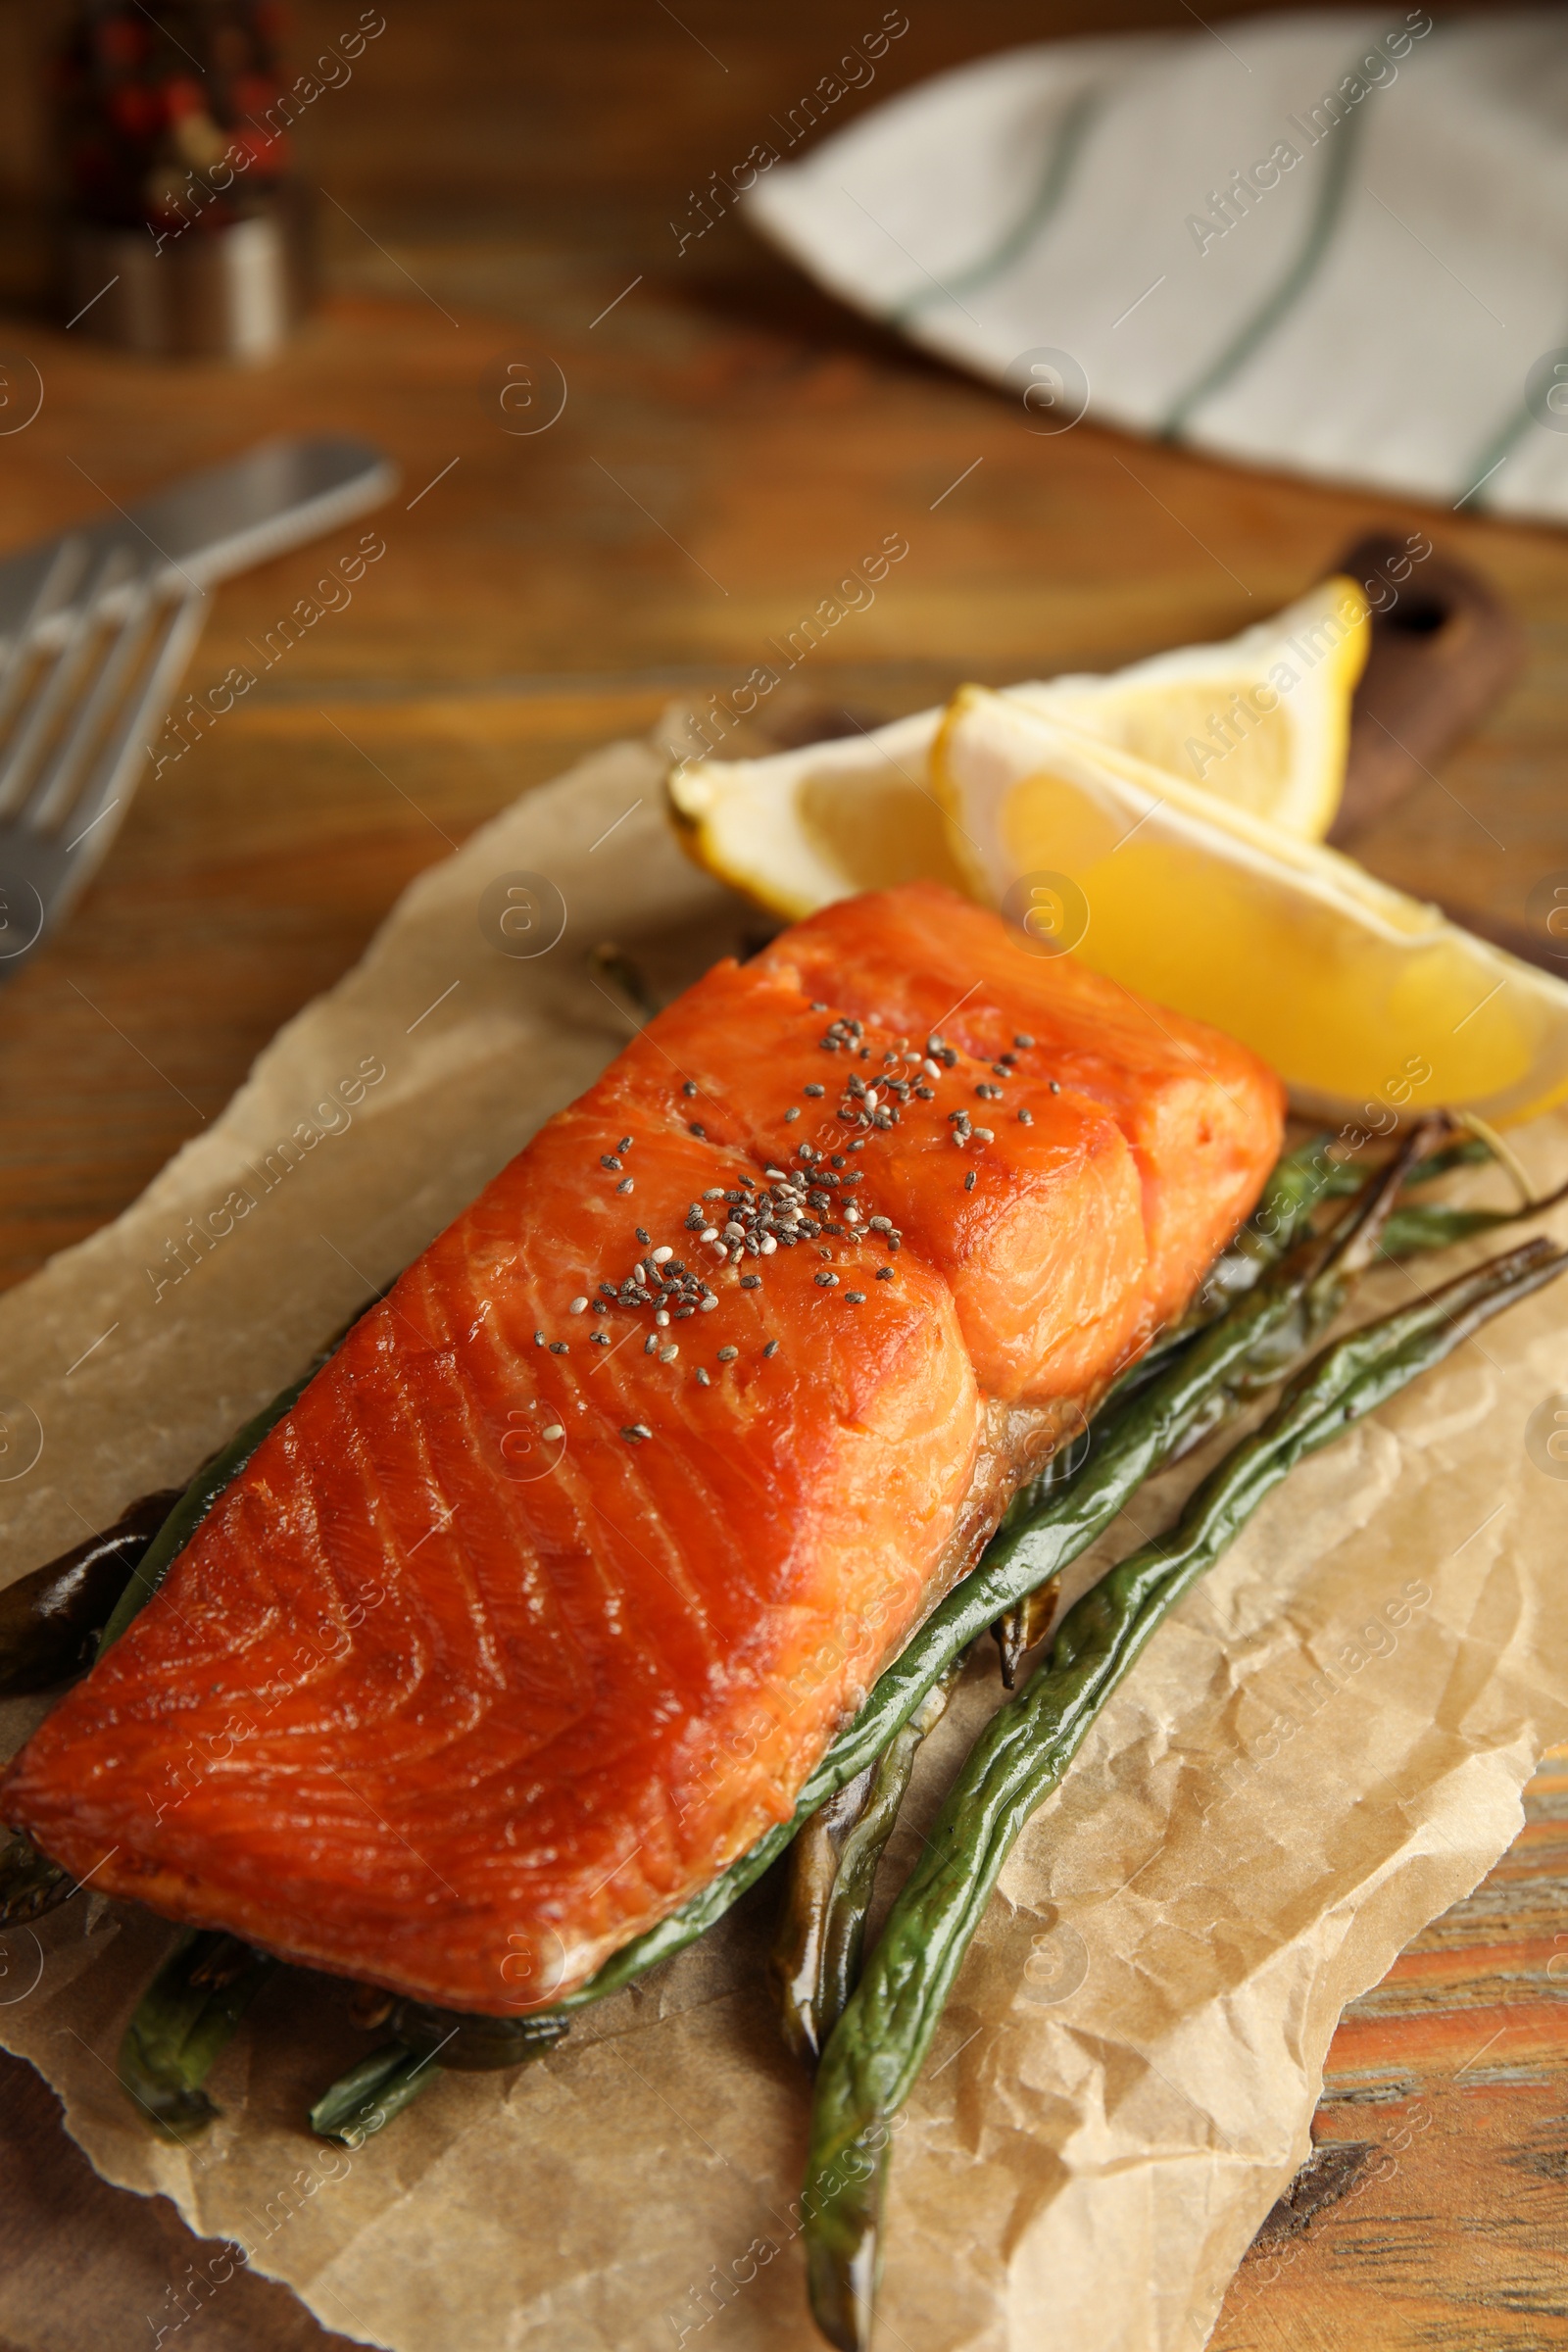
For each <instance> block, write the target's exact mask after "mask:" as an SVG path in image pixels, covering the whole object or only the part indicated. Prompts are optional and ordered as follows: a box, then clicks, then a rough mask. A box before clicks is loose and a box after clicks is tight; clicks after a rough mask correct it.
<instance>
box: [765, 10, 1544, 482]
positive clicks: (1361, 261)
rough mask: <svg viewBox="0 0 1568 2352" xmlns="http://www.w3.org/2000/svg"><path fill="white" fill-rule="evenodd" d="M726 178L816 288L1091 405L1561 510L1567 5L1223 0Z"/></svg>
mask: <svg viewBox="0 0 1568 2352" xmlns="http://www.w3.org/2000/svg"><path fill="white" fill-rule="evenodd" d="M744 203H745V206H746V209H747V212H748V214H749V217H750V219H751V221H753V223H754V224H755V225H756V226H758V227H760V228H761V229H763V230H765V231H766V233H767V234H768V235H769V236H770V237H772V238H773V239H774V240H775V241H776V242H777V243H778V244H779V245H781V246H782V247H784V248H785V249H786V250H787V251H788V252H789V253H790V254H792V255H793V256H794V257H795V258H796V259H797V260H798V261H800V262H801V263H803V264H804V265H805V267H806V268H807V269H808V270H810V271H811V272H812V273H813V274H814V275H815V276H816V277H817V278H819V279H820V280H821V281H822V282H823V283H824V284H825V285H827V286H829V287H830V288H831V289H832V290H833V291H834V292H835V293H837V294H839V295H840V296H842V297H843V298H844V299H846V300H847V301H849V302H851V303H854V304H856V305H857V306H858V307H859V308H860V309H862V310H864V311H868V312H870V313H871V314H872V315H873V316H874V317H876V318H879V319H884V320H885V321H887V322H888V323H889V324H891V325H894V326H896V327H898V328H899V329H900V330H901V331H902V332H903V333H904V334H906V335H907V336H908V337H909V338H910V339H911V340H912V341H914V342H918V343H921V344H924V345H925V346H926V347H927V348H928V349H930V350H932V351H935V352H938V353H940V354H942V355H943V356H944V357H945V358H947V359H950V360H954V361H956V362H957V363H959V364H960V365H961V366H963V367H966V368H972V369H973V370H974V371H975V372H976V373H977V374H980V375H983V376H986V377H989V378H991V379H992V380H994V381H997V382H1000V383H1004V384H1005V385H1007V386H1009V387H1010V389H1011V390H1012V392H1013V393H1014V395H1015V396H1016V397H1020V398H1021V399H1022V400H1023V404H1024V408H1025V411H1026V421H1028V422H1029V423H1030V424H1031V425H1032V426H1033V428H1034V429H1036V430H1039V431H1049V430H1053V429H1061V428H1062V427H1063V426H1064V425H1066V424H1068V423H1070V422H1072V421H1075V420H1076V417H1077V416H1078V415H1079V414H1081V413H1083V411H1084V409H1085V407H1086V406H1087V410H1088V413H1089V414H1090V415H1092V416H1093V417H1096V418H1097V419H1098V420H1100V421H1102V422H1104V423H1109V424H1115V425H1121V426H1124V427H1129V428H1131V429H1132V430H1134V431H1137V432H1142V433H1148V434H1152V435H1158V436H1165V437H1168V438H1170V439H1174V440H1179V441H1185V442H1190V443H1193V444H1194V445H1196V446H1198V447H1200V448H1202V449H1205V450H1209V451H1212V452H1213V453H1215V454H1216V455H1218V456H1221V457H1226V458H1231V459H1235V460H1239V461H1242V462H1244V463H1247V464H1251V465H1258V466H1278V467H1284V468H1288V469H1290V470H1293V471H1298V472H1303V473H1309V474H1318V475H1324V476H1328V477H1332V478H1335V479H1338V480H1343V481H1357V482H1364V483H1370V484H1375V485H1377V486H1379V487H1381V488H1384V489H1387V490H1392V491H1397V492H1401V493H1404V494H1407V495H1414V496H1416V497H1420V498H1424V499H1430V500H1434V501H1438V502H1441V503H1443V504H1445V505H1448V506H1457V507H1464V508H1467V509H1477V508H1483V507H1485V508H1491V509H1493V510H1495V512H1498V513H1502V514H1510V515H1533V516H1539V517H1552V518H1558V519H1561V518H1564V517H1568V17H1565V15H1564V14H1562V13H1561V12H1559V11H1555V10H1554V11H1546V10H1533V11H1528V12H1518V13H1513V12H1510V13H1508V14H1505V15H1495V16H1481V17H1476V18H1471V19H1467V20H1461V21H1458V22H1452V23H1446V24H1442V25H1434V24H1433V21H1432V19H1431V18H1430V17H1429V16H1428V14H1427V12H1426V11H1425V10H1424V9H1420V8H1417V9H1413V10H1410V11H1409V12H1408V13H1406V12H1405V11H1403V10H1402V9H1398V8H1394V9H1391V10H1390V12H1389V13H1388V14H1387V15H1386V16H1373V15H1370V14H1368V15H1360V14H1346V15H1338V14H1329V13H1327V12H1323V11H1314V12H1312V13H1310V14H1300V15H1289V16H1274V17H1261V18H1249V19H1245V20H1242V21H1237V20H1236V19H1232V18H1228V19H1226V20H1224V21H1223V23H1222V25H1220V26H1218V27H1215V28H1205V29H1204V30H1201V31H1194V32H1192V33H1190V34H1189V33H1170V34H1165V33H1156V34H1137V35H1127V36H1123V37H1120V38H1109V39H1091V40H1072V41H1056V42H1052V43H1050V44H1047V45H1042V46H1040V47H1035V48H1027V49H1015V50H1011V51H1008V52H1006V53H1005V54H1004V55H1002V56H998V57H989V58H983V59H981V60H980V61H979V62H978V63H976V64H974V65H971V66H965V67H963V68H961V69H959V70H958V71H956V72H955V73H945V74H942V75H940V76H938V78H936V79H935V80H933V81H929V82H925V83H922V84H921V85H919V86H918V87H916V88H915V89H912V90H909V91H907V92H906V93H905V94H904V95H903V96H901V97H898V98H895V99H892V100H890V101H889V102H888V103H887V104H886V105H883V106H881V107H879V108H877V109H876V110H875V111H874V112H872V113H870V114H868V115H866V116H865V117H864V118H863V119H862V120H861V121H859V122H858V123H855V124H854V125H853V126H852V127H851V128H850V129H848V130H844V131H841V132H839V133H838V134H837V135H836V136H834V137H832V138H829V139H827V140H825V141H824V142H823V143H822V144H821V145H820V146H819V147H817V148H815V149H814V150H813V151H812V152H811V153H810V154H809V156H807V157H805V158H804V159H803V160H802V161H800V162H798V163H795V164H785V163H782V162H774V163H773V164H772V165H771V167H770V168H767V169H765V170H764V171H763V172H762V174H761V176H760V178H759V179H758V181H757V183H756V185H755V186H754V187H753V188H752V190H751V192H750V194H749V195H748V196H747V197H746V198H745V199H744Z"/></svg>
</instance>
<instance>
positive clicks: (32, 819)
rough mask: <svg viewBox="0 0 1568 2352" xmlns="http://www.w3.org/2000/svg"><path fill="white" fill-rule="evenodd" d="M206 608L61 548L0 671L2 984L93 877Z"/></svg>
mask: <svg viewBox="0 0 1568 2352" xmlns="http://www.w3.org/2000/svg"><path fill="white" fill-rule="evenodd" d="M209 601H210V600H209V598H208V596H207V593H206V591H205V590H204V589H201V588H191V589H188V590H187V591H186V592H185V593H184V594H183V595H182V596H177V597H176V596H170V595H168V594H166V593H160V591H159V589H158V587H157V585H156V583H155V582H154V581H152V580H150V579H149V578H147V576H146V575H145V573H143V574H141V576H137V571H136V567H135V565H134V563H133V559H132V558H131V556H130V555H129V553H128V551H127V550H125V549H124V548H123V547H114V548H111V549H109V550H108V552H107V553H101V554H95V551H94V550H93V549H92V547H91V544H90V542H88V541H87V540H86V539H85V538H84V537H82V536H80V535H77V536H74V537H72V538H68V539H65V540H63V541H62V542H61V543H60V547H59V549H58V551H57V553H56V555H55V557H54V560H53V562H52V563H51V564H50V565H49V568H48V570H47V571H46V572H45V574H44V577H43V580H42V583H41V585H40V587H39V589H38V592H37V595H36V597H35V598H34V600H33V605H32V610H31V611H30V613H28V614H27V615H26V618H25V622H24V624H23V626H22V627H21V628H20V629H19V630H18V631H17V633H16V635H15V636H14V637H13V639H12V641H11V646H10V650H9V652H8V653H7V654H6V657H5V659H4V662H3V663H0V977H5V976H9V975H10V974H11V973H13V972H14V971H15V970H16V969H17V966H18V964H19V963H20V962H21V960H22V958H23V957H25V956H26V955H27V954H28V953H29V951H30V950H32V949H33V948H35V947H36V946H37V944H38V942H39V940H40V939H41V938H42V936H43V931H44V926H45V924H46V923H48V924H54V923H57V922H59V921H60V920H61V918H62V917H63V916H64V915H65V913H66V912H67V910H68V908H69V907H71V905H72V903H73V900H74V899H75V898H76V897H77V895H78V893H79V892H80V891H81V890H82V889H83V887H84V886H85V884H86V883H87V882H88V881H89V880H90V879H91V876H92V874H93V873H94V871H95V870H96V868H97V867H98V866H99V865H100V864H101V862H102V860H103V858H104V856H105V853H106V852H107V850H108V848H109V845H110V843H111V842H112V841H113V839H114V837H115V834H116V832H117V830H118V829H119V822H120V818H121V817H122V816H123V813H124V810H125V808H126V806H127V804H128V802H129V799H130V793H131V787H132V786H133V784H134V782H135V780H136V773H137V770H138V769H139V767H140V765H141V762H142V760H143V757H144V743H145V738H146V735H147V731H148V728H149V726H150V725H151V723H152V720H153V717H154V715H155V713H157V712H158V711H160V710H161V709H163V708H164V707H165V706H166V705H167V703H168V700H169V697H170V695H171V694H172V690H173V688H174V686H175V685H176V684H177V682H178V680H179V678H180V676H181V674H182V672H183V670H184V667H185V664H186V662H188V661H189V660H190V657H191V654H192V653H193V651H194V650H195V645H196V640H197V638H198V637H199V636H200V635H201V632H202V628H203V624H204V623H205V621H206V618H207V609H208V605H209Z"/></svg>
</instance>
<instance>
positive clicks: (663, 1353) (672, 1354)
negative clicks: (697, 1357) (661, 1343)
mask: <svg viewBox="0 0 1568 2352" xmlns="http://www.w3.org/2000/svg"><path fill="white" fill-rule="evenodd" d="M679 1353H680V1349H679V1348H677V1347H676V1345H675V1343H674V1341H673V1340H671V1341H670V1343H669V1346H668V1347H667V1348H661V1349H660V1350H659V1360H660V1362H661V1363H662V1364H672V1363H673V1362H674V1361H675V1358H676V1356H677V1355H679Z"/></svg>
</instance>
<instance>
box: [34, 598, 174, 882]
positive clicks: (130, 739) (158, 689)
mask: <svg viewBox="0 0 1568 2352" xmlns="http://www.w3.org/2000/svg"><path fill="white" fill-rule="evenodd" d="M210 603H211V599H210V597H209V596H208V594H207V591H206V590H205V589H202V588H192V589H191V590H190V591H189V592H188V593H187V594H186V595H184V596H182V597H180V598H179V599H178V600H177V601H175V602H173V603H172V604H170V605H169V606H167V607H166V608H165V617H164V619H163V622H162V633H161V635H160V636H155V638H154V641H153V649H152V659H151V661H150V662H149V664H148V667H147V669H146V671H145V673H144V675H143V678H142V682H141V687H140V691H139V692H138V693H136V694H134V695H133V696H132V697H131V699H130V701H129V702H128V703H127V704H126V706H125V709H124V711H123V712H122V714H121V717H120V721H119V723H118V725H117V726H116V728H115V731H114V733H113V735H112V736H111V737H110V739H109V741H108V743H107V744H106V745H105V746H104V749H103V751H102V752H101V753H100V755H99V757H98V761H97V764H96V765H95V767H94V768H93V771H92V773H91V775H90V776H89V778H88V780H87V783H86V786H85V788H84V790H83V791H82V793H81V796H80V798H79V800H78V801H77V802H76V805H75V807H74V808H73V810H72V812H71V821H72V824H73V826H76V827H77V828H78V830H77V831H76V832H75V834H74V836H73V839H72V840H70V841H68V842H67V843H66V854H67V857H68V858H69V860H70V861H69V863H68V864H67V866H66V868H65V872H64V875H63V877H62V880H61V882H60V886H59V892H58V895H57V897H56V899H55V901H54V904H53V905H52V906H51V907H50V909H49V920H50V922H51V923H53V922H55V921H58V919H59V918H60V916H61V915H62V914H63V913H64V912H65V910H66V909H67V907H70V905H71V903H72V901H73V899H74V898H75V896H76V894H77V892H78V891H79V890H81V889H82V887H83V886H84V884H85V883H86V882H88V881H89V880H90V878H91V876H92V875H93V874H94V873H95V872H96V870H97V868H98V866H99V864H100V863H101V861H102V859H103V857H104V854H105V852H106V851H107V850H108V848H109V845H110V843H111V842H112V841H113V840H114V838H115V835H116V834H117V833H118V832H119V830H120V822H121V819H120V817H117V818H115V820H114V822H113V823H110V822H108V821H107V820H108V818H109V817H110V814H111V812H112V811H113V810H114V809H117V808H119V809H120V810H121V816H123V813H124V809H125V807H126V806H127V805H128V803H129V800H130V791H129V787H130V786H131V784H132V783H133V782H134V780H135V776H136V771H137V769H138V767H139V766H140V764H141V761H142V760H143V758H144V756H145V746H144V743H143V740H142V738H143V733H144V730H145V728H146V726H147V723H148V721H149V719H150V717H151V715H152V713H153V712H154V711H156V710H157V709H158V707H159V705H160V704H161V703H164V702H166V701H167V700H168V698H169V696H170V694H171V693H172V690H173V688H174V687H175V686H176V685H177V684H178V682H179V678H180V675H181V673H182V671H183V670H184V667H185V664H186V662H188V661H189V660H190V657H191V654H192V652H193V651H194V650H195V645H196V640H197V639H198V637H200V635H201V633H202V630H203V629H204V627H205V626H206V624H207V613H208V609H209V606H210ZM89 841H90V843H91V845H92V846H91V848H90V849H89V848H88V847H87V844H88V843H89ZM72 853H75V854H74V855H72Z"/></svg>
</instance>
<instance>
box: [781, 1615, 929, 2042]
mask: <svg viewBox="0 0 1568 2352" xmlns="http://www.w3.org/2000/svg"><path fill="white" fill-rule="evenodd" d="M962 1671H963V1658H962V1657H961V1656H959V1657H957V1658H956V1659H955V1660H954V1662H953V1664H952V1665H951V1666H950V1667H949V1668H948V1671H947V1673H946V1674H945V1675H943V1677H942V1679H941V1681H940V1682H938V1683H937V1684H935V1685H934V1686H933V1688H932V1689H931V1690H930V1691H927V1692H926V1695H925V1697H924V1698H923V1699H922V1700H921V1702H920V1704H919V1705H918V1706H917V1707H916V1708H915V1710H914V1713H913V1714H912V1715H911V1716H910V1717H909V1720H908V1722H907V1724H905V1726H904V1727H903V1729H902V1730H901V1731H898V1732H895V1734H894V1736H893V1738H892V1739H891V1740H889V1742H888V1744H887V1746H886V1747H885V1748H884V1749H883V1750H882V1753H881V1755H880V1756H879V1757H878V1758H877V1761H876V1764H875V1766H874V1767H873V1768H872V1769H871V1770H869V1771H868V1772H866V1773H863V1774H861V1775H859V1776H858V1777H857V1778H856V1779H855V1780H853V1781H852V1782H851V1783H850V1784H849V1787H848V1788H846V1789H840V1790H839V1793H838V1795H837V1796H835V1797H829V1799H828V1801H827V1803H826V1804H825V1805H824V1806H823V1807H822V1810H821V1811H820V1812H819V1813H817V1814H815V1815H813V1817H812V1818H811V1820H809V1822H808V1823H807V1824H806V1827H805V1828H804V1829H803V1830H802V1832H801V1834H800V1836H799V1837H798V1838H796V1840H795V1842H794V1844H793V1845H792V1846H791V1848H790V1884H789V1890H788V1893H787V1895H786V1898H785V1907H784V1915H783V1919H782V1921H781V1924H780V1933H779V1936H778V1938H777V1941H776V1942H775V1944H774V1948H773V1973H774V1976H775V1979H776V1981H777V1982H778V1985H779V1989H780V1992H781V1994H782V2001H781V2015H782V2021H783V2027H784V2038H785V2040H786V2041H787V2042H788V2043H789V2045H790V2047H791V2049H792V2050H793V2051H794V2052H795V2054H796V2056H797V2057H798V2058H799V2059H800V2060H801V2061H802V2062H803V2064H805V2065H808V2066H814V2065H815V2064H816V2061H817V2059H818V2058H819V2057H820V2056H821V2054H822V2049H823V2046H824V2044H825V2043H826V2041H827V2037H828V2035H829V2034H831V2033H832V2031H833V2028H834V2026H835V2025H836V2024H837V2022H838V2019H839V2016H840V2013H841V2012H842V2010H843V2007H844V2004H845V2002H846V2001H847V2000H848V1999H849V1997H850V1995H851V1993H852V1992H853V1991H854V1990H855V1985H856V1981H857V1979H858V1976H859V1973H860V1949H861V1945H862V1944H863V1942H864V1939H865V1920H866V1913H867V1912H868V1911H869V1909H870V1907H871V1897H872V1895H873V1894H874V1893H875V1891H876V1875H877V1866H878V1864H879V1863H880V1861H881V1859H882V1854H883V1850H884V1848H885V1847H886V1845H887V1841H888V1839H889V1838H891V1836H892V1835H893V1832H894V1829H895V1828H896V1826H897V1824H898V1818H899V1808H900V1806H901V1805H902V1804H903V1802H904V1798H905V1793H906V1791H907V1789H908V1786H909V1775H910V1774H911V1773H912V1772H913V1770H914V1759H915V1757H916V1756H917V1755H918V1753H919V1751H920V1748H921V1745H922V1744H923V1742H924V1740H926V1738H927V1736H928V1735H929V1734H930V1733H931V1732H933V1731H934V1730H935V1729H936V1727H937V1725H938V1724H939V1723H940V1722H941V1720H942V1717H943V1716H944V1714H945V1713H946V1712H947V1705H948V1700H949V1699H950V1698H951V1697H952V1695H953V1691H954V1689H955V1687H956V1683H957V1680H958V1677H959V1675H960V1674H961V1673H962ZM852 1796H853V1798H854V1800H855V1801H854V1802H853V1804H851V1805H849V1806H847V1807H846V1808H845V1816H844V1818H843V1819H842V1820H840V1821H837V1822H830V1819H829V1817H830V1816H831V1815H832V1814H833V1813H834V1812H835V1811H836V1810H837V1808H839V1807H840V1806H841V1805H844V1800H845V1799H846V1798H848V1797H852ZM818 1832H821V1833H822V1834H821V1836H820V1837H818V1836H817V1835H816V1833H818Z"/></svg>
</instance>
